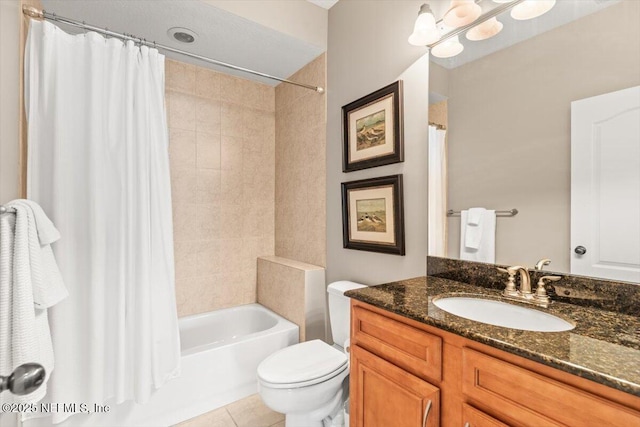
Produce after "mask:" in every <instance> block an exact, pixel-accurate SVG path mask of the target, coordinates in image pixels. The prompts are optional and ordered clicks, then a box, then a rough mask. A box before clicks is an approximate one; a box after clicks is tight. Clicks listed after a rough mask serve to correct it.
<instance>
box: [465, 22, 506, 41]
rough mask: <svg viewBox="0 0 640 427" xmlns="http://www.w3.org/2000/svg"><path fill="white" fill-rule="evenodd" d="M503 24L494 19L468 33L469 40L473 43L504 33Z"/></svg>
mask: <svg viewBox="0 0 640 427" xmlns="http://www.w3.org/2000/svg"><path fill="white" fill-rule="evenodd" d="M502 27H504V25H502V22H500V21H498V19H497V18H496V17H493V18H491V19H489V20H487V21H485V22H483V23H482V24H478V25H476V26H475V27H473V28H472V29H470V30H469V31H467V39H469V40H471V41H479V40H486V39H488V38H491V37H493V36H495V35H496V34H498V33H499V32H500V31H502Z"/></svg>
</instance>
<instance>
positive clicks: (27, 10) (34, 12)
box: [22, 5, 324, 93]
mask: <svg viewBox="0 0 640 427" xmlns="http://www.w3.org/2000/svg"><path fill="white" fill-rule="evenodd" d="M22 13H23V14H25V15H27V16H29V17H30V18H37V19H47V20H50V21H56V22H62V23H63V24H68V25H71V26H74V27H78V28H82V29H84V30H89V31H95V32H96V33H100V34H103V35H106V36H110V37H115V38H119V39H122V40H131V41H133V42H135V43H136V44H139V45H144V46H148V47H153V48H156V49H162V50H166V51H169V52H173V53H177V54H180V55H185V56H188V57H191V58H195V59H199V60H200V61H204V62H208V63H210V64H215V65H219V66H221V67H225V68H230V69H232V70H236V71H242V72H243V73H248V74H253V75H255V76H260V77H265V78H267V79H271V80H277V81H279V82H282V83H288V84H291V85H295V86H299V87H303V88H305V89H311V90H313V91H316V92H318V93H324V88H321V87H319V86H311V85H308V84H304V83H298V82H294V81H291V80H288V79H283V78H281V77H275V76H272V75H270V74H266V73H261V72H259V71H254V70H250V69H248V68H244V67H239V66H237V65H233V64H229V63H226V62H222V61H218V60H216V59H212V58H207V57H206V56H201V55H197V54H195V53H191V52H187V51H185V50H181V49H175V48H173V47H171V46H166V45H163V44H160V43H156V42H150V41H147V40H146V39H143V38H140V37H136V36H134V35H132V34H123V33H116V32H114V31H110V30H108V29H107V28H100V27H96V26H94V25H89V24H86V23H84V22H80V21H76V20H73V19H70V18H65V17H63V16H58V15H56V14H55V13H50V12H47V11H45V10H38V9H37V8H35V7H33V6H26V5H23V6H22Z"/></svg>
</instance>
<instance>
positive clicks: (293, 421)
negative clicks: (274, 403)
mask: <svg viewBox="0 0 640 427" xmlns="http://www.w3.org/2000/svg"><path fill="white" fill-rule="evenodd" d="M347 378H348V377H347ZM343 394H344V389H343V390H340V391H339V392H338V393H337V394H336V395H335V397H334V398H333V399H331V401H330V402H329V403H327V404H326V405H324V406H323V407H322V408H318V409H316V410H315V411H313V412H308V413H289V414H285V427H343V426H344V418H343V417H342V413H341V412H342V406H343V404H344V399H343V398H342V396H343ZM334 420H335V421H336V422H337V424H336V423H334Z"/></svg>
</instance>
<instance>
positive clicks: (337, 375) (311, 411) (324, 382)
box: [257, 281, 365, 427]
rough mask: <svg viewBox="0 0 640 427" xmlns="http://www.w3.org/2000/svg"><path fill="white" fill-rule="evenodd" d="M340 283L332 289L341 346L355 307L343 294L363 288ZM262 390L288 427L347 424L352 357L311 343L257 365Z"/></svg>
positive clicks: (333, 321) (333, 326)
mask: <svg viewBox="0 0 640 427" xmlns="http://www.w3.org/2000/svg"><path fill="white" fill-rule="evenodd" d="M363 287H365V286H364V285H361V284H359V283H354V282H346V281H341V282H335V283H331V284H330V285H329V287H328V288H327V292H328V293H329V316H330V320H331V331H332V334H333V337H334V340H335V341H336V342H337V343H344V342H346V340H347V339H348V338H349V325H350V323H349V320H350V312H349V310H350V307H349V298H348V297H345V296H344V292H346V291H347V290H350V289H358V288H363ZM257 374H258V392H259V393H260V396H261V397H262V400H263V401H264V403H265V405H267V406H268V407H269V408H271V409H272V410H274V411H277V412H280V413H283V414H285V416H286V427H323V426H335V427H341V426H343V425H344V419H343V417H342V409H343V406H344V402H345V401H346V399H347V398H348V397H349V356H348V354H347V353H346V352H345V351H344V349H343V348H342V347H341V346H340V345H338V344H334V345H329V344H327V343H325V342H323V341H321V340H312V341H306V342H303V343H300V344H296V345H293V346H290V347H287V348H284V349H282V350H279V351H277V352H275V353H273V354H272V355H271V356H269V357H267V358H266V359H265V360H263V361H262V363H260V365H259V366H258V372H257Z"/></svg>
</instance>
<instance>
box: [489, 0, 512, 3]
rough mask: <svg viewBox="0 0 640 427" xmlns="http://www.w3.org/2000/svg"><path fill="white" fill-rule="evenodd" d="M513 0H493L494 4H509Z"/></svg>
mask: <svg viewBox="0 0 640 427" xmlns="http://www.w3.org/2000/svg"><path fill="white" fill-rule="evenodd" d="M512 1H513V0H493V2H494V3H511V2H512Z"/></svg>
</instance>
